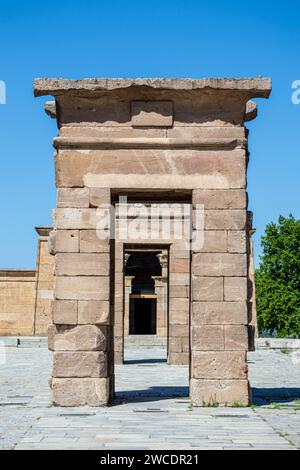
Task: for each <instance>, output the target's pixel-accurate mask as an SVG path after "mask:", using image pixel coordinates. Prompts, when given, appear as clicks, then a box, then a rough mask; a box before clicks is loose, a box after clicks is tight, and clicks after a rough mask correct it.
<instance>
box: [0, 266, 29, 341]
mask: <svg viewBox="0 0 300 470" xmlns="http://www.w3.org/2000/svg"><path fill="white" fill-rule="evenodd" d="M35 293H36V272H35V271H25V270H20V271H18V270H6V271H3V270H1V271H0V336H18V335H20V336H27V335H32V334H33V324H34V310H35Z"/></svg>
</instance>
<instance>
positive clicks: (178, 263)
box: [170, 257, 190, 273]
mask: <svg viewBox="0 0 300 470" xmlns="http://www.w3.org/2000/svg"><path fill="white" fill-rule="evenodd" d="M170 272H171V273H189V272H190V260H189V259H184V258H172V257H171V261H170Z"/></svg>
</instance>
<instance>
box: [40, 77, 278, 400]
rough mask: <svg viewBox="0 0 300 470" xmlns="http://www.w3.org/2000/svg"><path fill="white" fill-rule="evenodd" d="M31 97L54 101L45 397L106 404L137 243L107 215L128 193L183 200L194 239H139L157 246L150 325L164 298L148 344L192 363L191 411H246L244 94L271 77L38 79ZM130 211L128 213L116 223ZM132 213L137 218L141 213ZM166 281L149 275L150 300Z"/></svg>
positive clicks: (262, 88)
mask: <svg viewBox="0 0 300 470" xmlns="http://www.w3.org/2000/svg"><path fill="white" fill-rule="evenodd" d="M34 91H35V95H36V96H47V95H53V96H54V97H55V103H52V104H51V106H50V108H49V104H48V105H46V111H47V112H48V114H50V115H52V116H53V117H56V119H57V124H58V127H59V136H58V137H56V138H55V140H54V145H55V148H56V155H55V170H56V171H55V174H56V186H57V189H58V190H57V208H56V210H55V211H54V220H53V228H54V230H53V234H52V235H51V253H52V254H53V255H55V262H54V265H55V288H54V302H53V305H52V317H53V323H54V324H53V325H52V328H51V331H52V337H51V336H50V347H52V349H54V362H53V371H52V378H51V387H52V393H53V402H54V403H55V404H56V405H62V406H75V405H84V404H88V405H93V406H104V405H107V403H108V401H109V400H110V399H111V398H112V397H113V394H114V365H115V364H117V365H120V366H121V367H122V363H123V350H124V345H123V337H124V330H125V332H126V328H127V332H128V333H127V334H129V295H130V294H133V292H132V284H131V283H129V284H128V285H126V278H127V277H128V276H124V272H123V268H124V244H128V243H132V240H134V242H133V243H136V240H137V238H136V237H133V236H132V235H131V233H130V234H128V233H127V234H126V231H125V235H124V236H120V235H123V231H122V224H121V227H119V228H120V230H119V231H117V233H112V232H114V231H113V230H110V229H111V227H110V222H111V219H112V218H114V219H117V218H118V217H116V216H115V213H113V214H112V212H115V211H113V210H112V206H113V208H115V207H116V206H117V203H116V196H120V195H122V194H125V196H126V197H127V196H128V202H129V204H130V203H131V202H134V201H135V202H136V201H139V202H141V203H142V205H143V206H144V202H145V201H147V202H149V203H150V202H151V203H152V202H155V203H157V207H156V209H157V210H158V212H159V209H160V208H161V206H162V205H163V206H164V205H165V204H164V203H165V202H167V203H168V206H169V204H172V209H173V208H174V206H173V204H174V203H176V202H177V203H178V202H181V203H183V205H188V212H189V215H190V216H191V217H190V224H189V232H190V233H189V234H188V240H190V239H192V240H193V241H194V240H196V241H198V242H199V243H193V244H192V246H189V248H188V249H187V248H186V240H184V239H183V238H181V239H180V240H179V239H178V238H177V237H175V235H176V234H177V231H175V230H174V233H170V237H167V238H165V237H160V232H159V230H158V233H157V235H158V236H157V237H155V240H156V242H154V237H152V236H151V238H150V240H151V241H150V242H149V237H148V236H144V237H142V238H141V239H140V238H139V240H141V243H142V240H143V241H145V240H147V241H146V242H145V245H143V246H142V250H144V249H146V248H147V243H153V244H155V243H157V245H158V246H159V245H161V243H164V244H165V245H168V253H169V262H168V280H169V282H168V287H167V290H168V293H167V306H168V307H167V323H162V324H161V323H160V318H166V316H165V317H164V316H163V315H162V316H161V314H160V302H159V300H160V299H161V298H163V296H162V294H160V295H157V315H156V317H157V325H156V326H157V335H156V336H160V335H161V336H163V335H164V334H165V336H167V337H168V363H169V364H173V365H189V370H190V378H189V383H190V398H191V400H192V402H193V403H194V404H196V405H201V404H204V403H207V402H211V401H212V400H213V401H214V402H215V403H218V404H230V403H239V404H246V405H247V404H249V400H250V395H249V384H248V375H247V363H246V359H247V351H248V349H249V345H251V344H252V340H253V328H252V327H253V324H252V323H253V320H252V318H253V317H254V314H253V309H255V305H254V299H253V296H252V294H251V290H250V288H249V286H250V282H251V280H250V277H251V276H250V272H249V258H250V257H251V252H250V249H249V246H250V242H249V235H250V232H251V230H252V224H251V217H250V214H249V211H248V197H247V192H246V187H247V164H248V161H249V153H248V144H247V138H248V131H247V129H246V128H245V122H247V121H249V120H252V119H253V118H255V117H256V111H257V108H256V104H255V103H253V102H251V101H249V100H251V98H259V97H266V98H267V97H268V96H269V94H270V91H271V82H270V80H269V79H265V78H262V77H259V78H252V79H232V78H231V79H202V80H194V79H193V80H192V79H161V78H160V79H97V78H96V79H84V80H75V81H72V80H65V79H37V80H36V81H35V87H34ZM123 205H124V203H123V202H122V201H120V209H122V208H123ZM135 209H136V208H133V211H130V212H126V217H125V221H126V222H127V219H130V220H129V222H130V223H131V222H132V219H134V218H135ZM146 212H147V211H146ZM184 213H185V212H184ZM141 218H142V219H143V221H144V222H143V223H145V224H146V221H147V216H145V217H144V216H143V217H141ZM122 220H123V218H122V211H121V214H119V221H120V222H122ZM151 220H153V221H158V220H159V217H158V216H154V217H152V215H151ZM170 220H172V221H174V224H175V222H176V223H177V222H178V223H179V222H181V221H182V217H181V216H179V217H177V215H174V217H173V216H172V217H171V218H170ZM104 221H105V223H103V222H104ZM174 226H175V225H174ZM99 232H100V234H99ZM175 232H176V233H175ZM99 235H101V236H100V237H99ZM146 235H147V233H146ZM124 240H125V242H124ZM162 240H163V241H162ZM150 248H151V250H152V251H153V245H152V247H150ZM126 249H127V250H129V249H130V247H129V246H128V245H127V246H125V251H126ZM133 277H135V276H132V278H133ZM151 277H153V278H156V277H157V276H151ZM158 277H159V276H158ZM124 278H125V285H124ZM163 278H164V276H162V279H161V281H162V286H159V283H157V282H156V279H155V293H157V294H158V290H159V288H160V289H161V291H162V290H163V284H164V279H163ZM131 280H132V279H131ZM162 304H164V305H165V303H163V302H162ZM124 308H125V309H126V308H127V310H128V311H127V312H126V310H124ZM126 315H127V316H126ZM166 330H167V331H166ZM162 379H163V377H162Z"/></svg>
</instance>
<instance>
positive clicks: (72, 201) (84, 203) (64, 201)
mask: <svg viewBox="0 0 300 470" xmlns="http://www.w3.org/2000/svg"><path fill="white" fill-rule="evenodd" d="M57 207H89V189H88V188H58V189H57Z"/></svg>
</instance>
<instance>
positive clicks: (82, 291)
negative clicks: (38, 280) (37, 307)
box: [55, 276, 109, 300]
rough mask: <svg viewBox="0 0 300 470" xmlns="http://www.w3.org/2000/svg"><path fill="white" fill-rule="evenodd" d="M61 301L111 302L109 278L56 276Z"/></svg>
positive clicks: (57, 292) (57, 290)
mask: <svg viewBox="0 0 300 470" xmlns="http://www.w3.org/2000/svg"><path fill="white" fill-rule="evenodd" d="M55 297H56V299H59V300H109V277H108V276H56V278H55Z"/></svg>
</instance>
